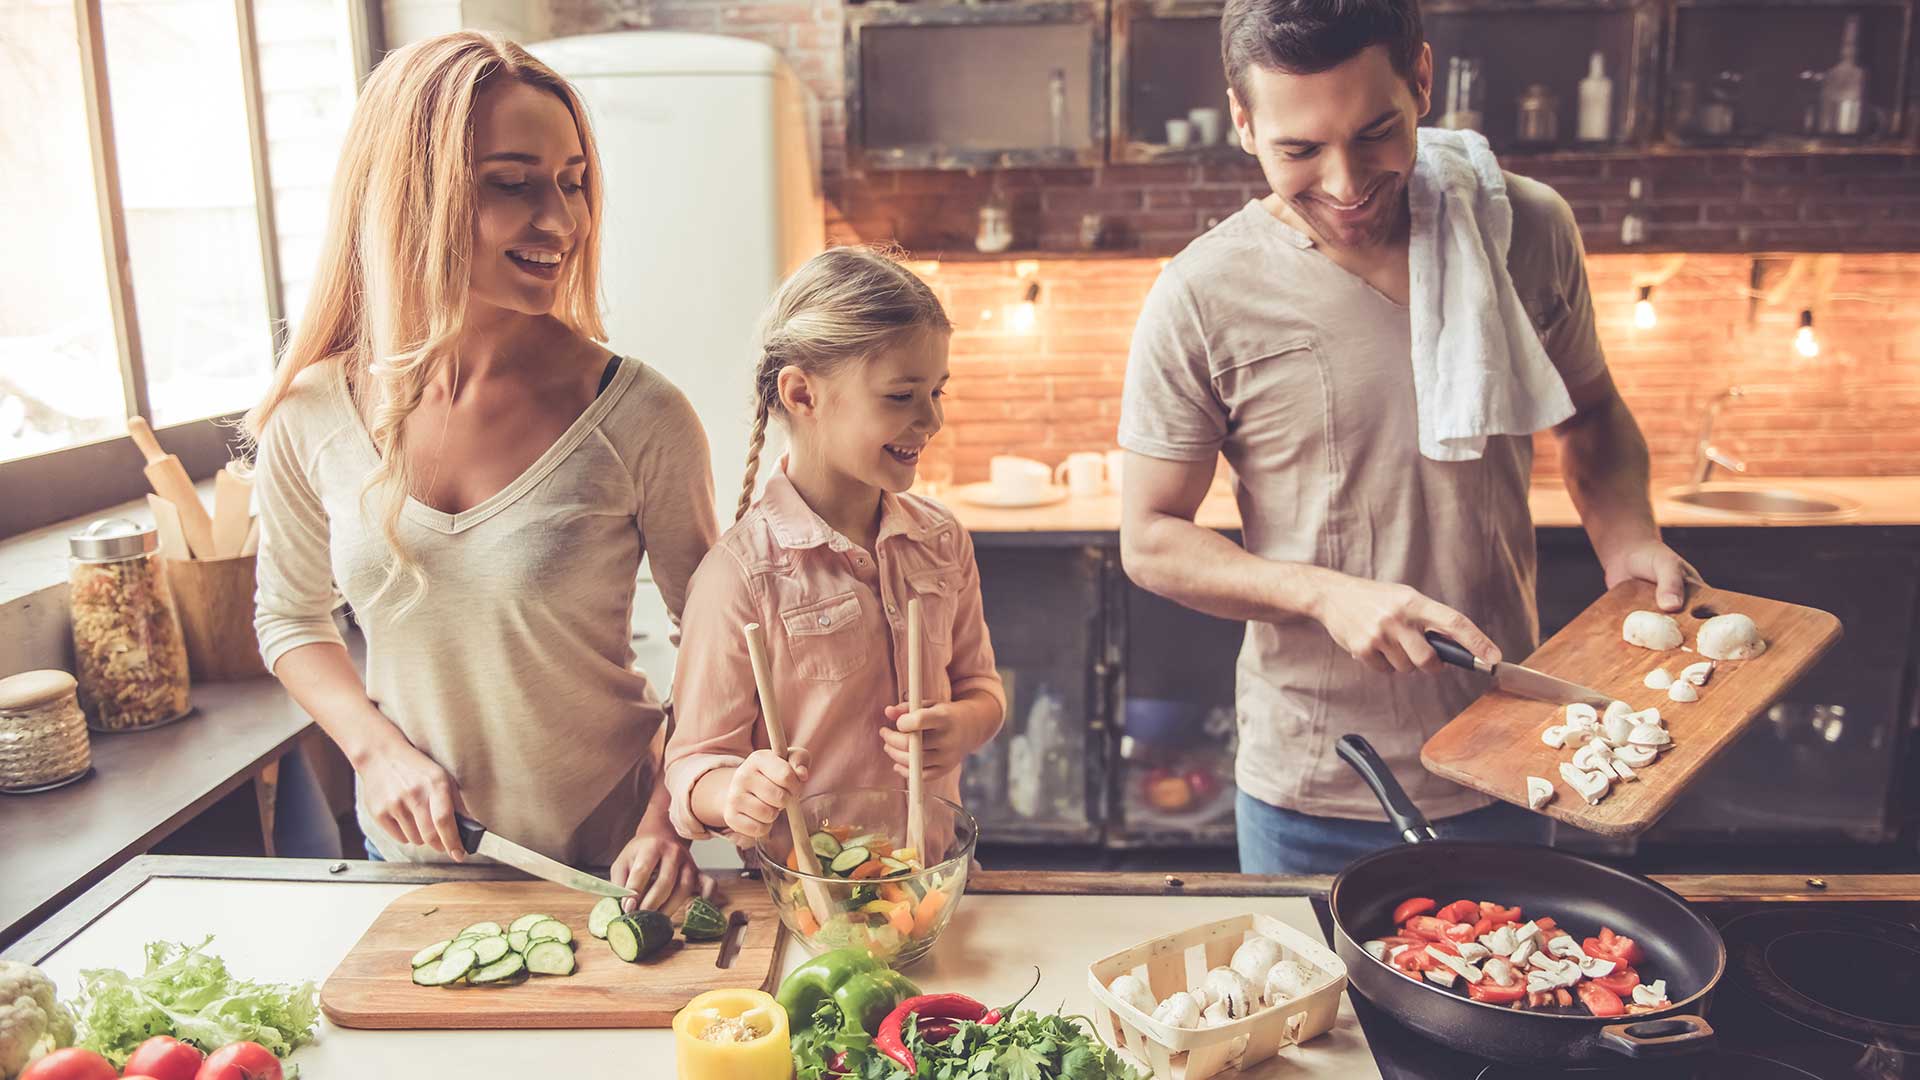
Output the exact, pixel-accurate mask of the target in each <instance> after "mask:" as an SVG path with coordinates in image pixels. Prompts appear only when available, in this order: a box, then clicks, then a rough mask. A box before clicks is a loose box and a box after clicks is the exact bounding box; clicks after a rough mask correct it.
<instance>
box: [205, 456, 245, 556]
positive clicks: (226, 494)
mask: <svg viewBox="0 0 1920 1080" xmlns="http://www.w3.org/2000/svg"><path fill="white" fill-rule="evenodd" d="M252 505H253V483H252V482H251V481H249V480H247V479H245V478H243V477H242V476H241V475H240V474H239V473H237V472H235V471H234V470H233V469H231V468H227V469H221V470H220V472H219V475H217V476H215V477H214V479H213V549H214V554H215V556H217V557H219V558H222V559H224V558H227V557H229V556H232V555H238V554H240V549H241V547H242V546H243V545H245V544H246V542H247V529H248V527H249V526H250V525H251V524H252V520H251V508H252Z"/></svg>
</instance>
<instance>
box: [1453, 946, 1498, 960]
mask: <svg viewBox="0 0 1920 1080" xmlns="http://www.w3.org/2000/svg"><path fill="white" fill-rule="evenodd" d="M1454 948H1455V949H1457V950H1459V952H1460V959H1462V960H1465V961H1466V962H1467V963H1469V964H1477V963H1479V962H1480V961H1482V960H1485V959H1486V958H1487V957H1489V956H1492V955H1493V950H1492V949H1489V948H1487V947H1486V946H1485V945H1481V944H1479V943H1478V942H1473V941H1462V942H1459V943H1457V944H1455V945H1454Z"/></svg>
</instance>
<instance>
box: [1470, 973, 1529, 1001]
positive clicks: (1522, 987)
mask: <svg viewBox="0 0 1920 1080" xmlns="http://www.w3.org/2000/svg"><path fill="white" fill-rule="evenodd" d="M1467 996H1468V997H1470V998H1472V999H1473V1000H1475V1001H1484V1002H1486V1003H1487V1004H1489V1005H1511V1004H1512V1003H1514V1002H1516V1001H1519V1000H1520V999H1522V998H1524V997H1526V996H1527V983H1526V980H1525V979H1516V980H1515V981H1514V984H1513V985H1512V986H1501V985H1500V984H1498V983H1496V982H1494V981H1493V980H1492V979H1481V980H1480V981H1479V982H1477V983H1468V984H1467Z"/></svg>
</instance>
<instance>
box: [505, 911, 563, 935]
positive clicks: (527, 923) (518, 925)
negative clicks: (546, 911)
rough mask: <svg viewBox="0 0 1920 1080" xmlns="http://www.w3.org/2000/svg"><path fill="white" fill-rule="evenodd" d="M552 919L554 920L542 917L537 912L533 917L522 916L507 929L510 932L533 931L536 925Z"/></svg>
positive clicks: (549, 917) (545, 916) (547, 916)
mask: <svg viewBox="0 0 1920 1080" xmlns="http://www.w3.org/2000/svg"><path fill="white" fill-rule="evenodd" d="M551 918H553V916H551V915H542V914H540V913H539V912H537V911H536V912H534V913H533V914H531V915H522V916H520V917H519V918H517V919H515V920H513V924H512V925H510V926H508V927H507V929H508V930H510V931H511V930H531V929H533V927H534V924H535V923H543V922H546V921H547V920H549V919H551Z"/></svg>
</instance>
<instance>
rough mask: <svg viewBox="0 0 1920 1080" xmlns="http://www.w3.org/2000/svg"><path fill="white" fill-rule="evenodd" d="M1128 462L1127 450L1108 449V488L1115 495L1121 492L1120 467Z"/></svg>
mask: <svg viewBox="0 0 1920 1080" xmlns="http://www.w3.org/2000/svg"><path fill="white" fill-rule="evenodd" d="M1126 463H1127V452H1126V451H1125V450H1109V451H1107V488H1108V490H1110V491H1112V492H1113V493H1114V494H1115V495H1118V494H1120V475H1121V474H1120V469H1121V467H1122V466H1124V465H1125V464H1126Z"/></svg>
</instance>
